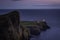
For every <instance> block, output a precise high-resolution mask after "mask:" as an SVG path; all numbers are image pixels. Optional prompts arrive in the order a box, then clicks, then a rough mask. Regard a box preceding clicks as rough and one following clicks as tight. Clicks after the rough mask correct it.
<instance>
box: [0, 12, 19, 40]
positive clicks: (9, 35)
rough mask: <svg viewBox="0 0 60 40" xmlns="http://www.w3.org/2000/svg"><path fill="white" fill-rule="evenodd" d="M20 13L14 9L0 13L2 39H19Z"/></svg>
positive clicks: (0, 39)
mask: <svg viewBox="0 0 60 40" xmlns="http://www.w3.org/2000/svg"><path fill="white" fill-rule="evenodd" d="M18 14H19V13H18V12H17V11H12V12H10V13H7V14H4V15H0V35H1V36H0V37H1V38H0V40H18V32H17V31H18V30H17V29H18V28H19V15H18Z"/></svg>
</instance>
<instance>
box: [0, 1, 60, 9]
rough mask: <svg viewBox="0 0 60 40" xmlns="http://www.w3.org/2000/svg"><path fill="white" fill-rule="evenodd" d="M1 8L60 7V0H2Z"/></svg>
mask: <svg viewBox="0 0 60 40" xmlns="http://www.w3.org/2000/svg"><path fill="white" fill-rule="evenodd" d="M0 9H60V0H19V1H13V0H0Z"/></svg>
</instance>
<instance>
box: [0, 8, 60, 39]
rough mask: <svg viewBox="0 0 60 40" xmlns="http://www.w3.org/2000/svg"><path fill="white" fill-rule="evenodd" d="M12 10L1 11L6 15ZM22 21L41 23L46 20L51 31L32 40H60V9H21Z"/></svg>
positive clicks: (44, 32) (42, 33)
mask: <svg viewBox="0 0 60 40" xmlns="http://www.w3.org/2000/svg"><path fill="white" fill-rule="evenodd" d="M7 11H11V10H0V14H5V13H6V12H7ZM19 13H20V20H21V21H41V20H43V19H45V20H46V22H47V24H48V25H49V26H50V29H48V30H46V31H43V32H41V34H40V35H38V36H34V37H32V38H31V39H30V40H60V9H19Z"/></svg>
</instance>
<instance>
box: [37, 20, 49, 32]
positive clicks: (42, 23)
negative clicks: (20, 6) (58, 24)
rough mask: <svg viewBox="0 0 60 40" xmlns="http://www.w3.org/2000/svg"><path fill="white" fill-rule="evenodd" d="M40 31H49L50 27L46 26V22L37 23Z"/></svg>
mask: <svg viewBox="0 0 60 40" xmlns="http://www.w3.org/2000/svg"><path fill="white" fill-rule="evenodd" d="M37 25H38V26H39V28H40V30H41V31H46V30H47V29H50V27H49V26H48V25H47V23H46V22H43V21H41V22H40V23H37Z"/></svg>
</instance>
